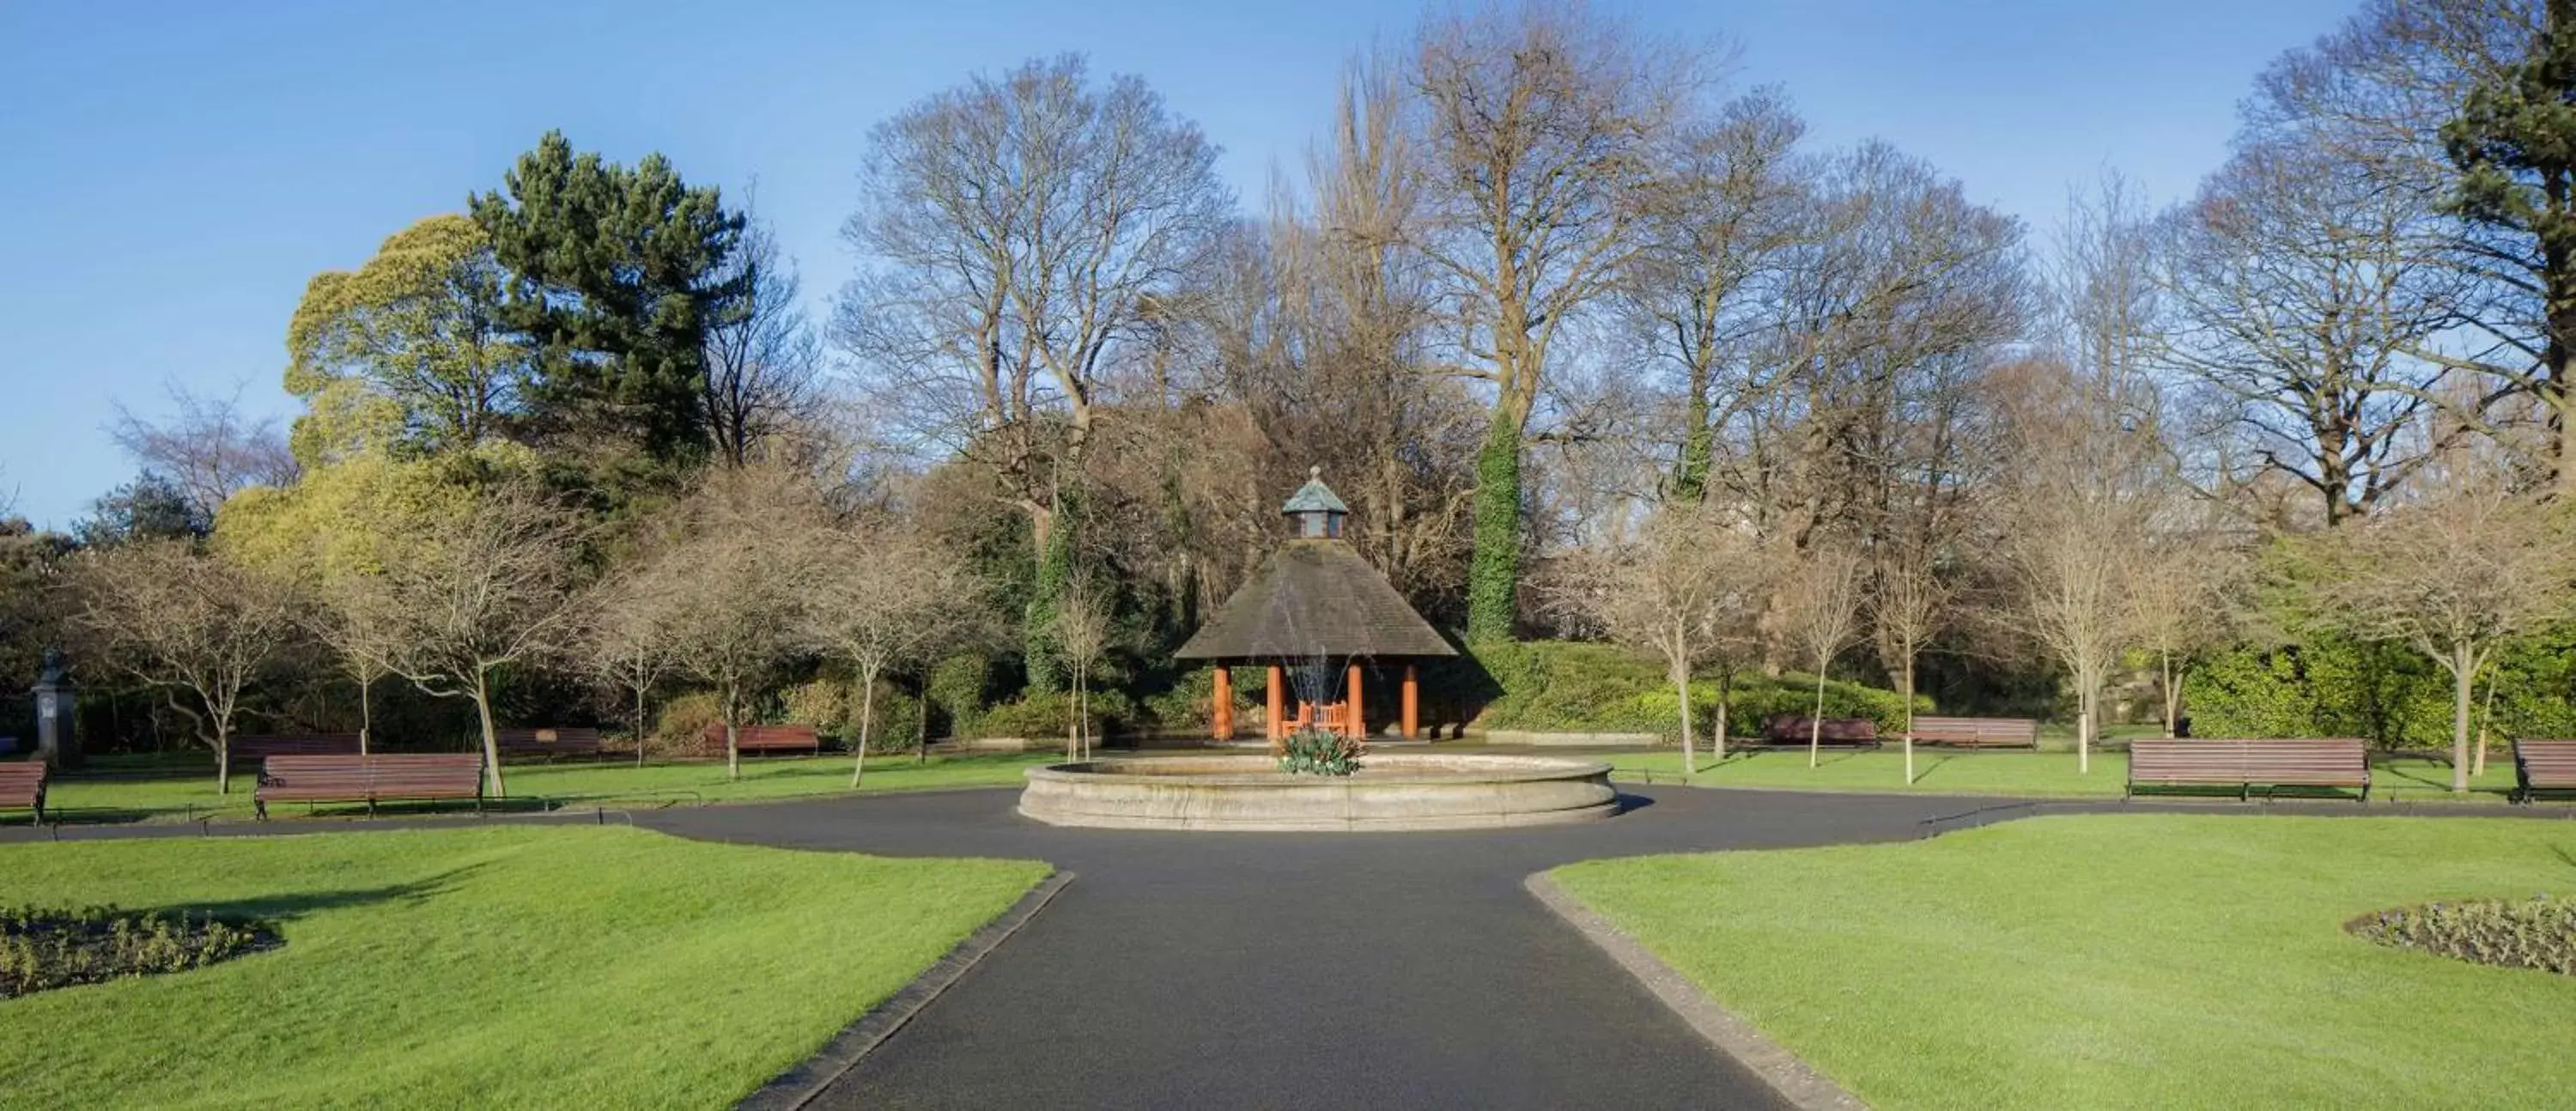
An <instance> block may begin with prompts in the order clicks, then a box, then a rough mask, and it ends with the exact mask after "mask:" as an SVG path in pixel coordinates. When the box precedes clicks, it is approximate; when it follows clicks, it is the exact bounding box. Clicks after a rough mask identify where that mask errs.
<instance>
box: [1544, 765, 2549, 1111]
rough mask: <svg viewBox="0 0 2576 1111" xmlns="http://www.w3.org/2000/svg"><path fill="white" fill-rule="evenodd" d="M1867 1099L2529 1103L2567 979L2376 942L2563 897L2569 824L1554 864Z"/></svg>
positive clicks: (2016, 825)
mask: <svg viewBox="0 0 2576 1111" xmlns="http://www.w3.org/2000/svg"><path fill="white" fill-rule="evenodd" d="M1552 875H1553V876H1554V878H1555V879H1556V880H1557V882H1558V883H1560V884H1561V885H1562V886H1563V887H1564V888H1565V889H1566V890H1567V891H1568V892H1569V893H1571V894H1573V895H1574V896H1575V897H1576V898H1579V899H1581V900H1583V901H1584V902H1585V903H1586V904H1587V905H1590V906H1591V907H1593V908H1594V909H1595V910H1598V911H1600V912H1601V913H1602V914H1603V915H1604V916H1606V917H1608V918H1609V919H1610V920H1611V921H1613V922H1615V923H1617V924H1618V925H1619V927H1620V928H1622V929H1624V930H1626V931H1628V932H1629V933H1630V934H1631V935H1633V936H1635V937H1636V938H1637V939H1638V940H1639V941H1641V942H1642V943H1644V944H1645V945H1646V946H1647V947H1648V948H1650V949H1652V950H1654V952H1655V953H1656V954H1657V955H1659V956H1661V957H1662V958H1663V959H1664V960H1665V961H1666V962H1668V963H1670V964H1671V965H1672V966H1673V967H1674V968H1676V969H1678V970H1680V971H1681V972H1682V973H1683V974H1684V975H1686V976H1688V977H1690V978H1691V979H1692V980H1693V981H1695V982H1696V983H1698V984H1699V985H1700V987H1701V988H1703V989H1704V990H1706V991H1708V992H1709V994H1711V995H1712V996H1714V997H1715V998H1716V999H1717V1000H1718V1001H1719V1002H1720V1003H1721V1004H1723V1005H1725V1006H1726V1007H1727V1008H1729V1009H1730V1010H1733V1011H1735V1012H1736V1013H1738V1014H1739V1015H1742V1016H1743V1017H1745V1018H1746V1019H1748V1020H1749V1021H1751V1022H1753V1023H1754V1024H1755V1025H1757V1026H1759V1027H1760V1028H1761V1029H1762V1031H1763V1032H1764V1033H1765V1034H1767V1035H1769V1036H1770V1037H1772V1038H1773V1039H1775V1040H1777V1041H1779V1042H1780V1043H1781V1044H1782V1045H1784V1046H1786V1047H1787V1048H1789V1049H1790V1050H1791V1051H1792V1052H1795V1053H1797V1054H1798V1055H1799V1056H1800V1057H1802V1058H1804V1059H1805V1060H1806V1061H1807V1062H1808V1063H1809V1064H1811V1065H1813V1066H1815V1067H1816V1068H1817V1069H1818V1070H1820V1071H1822V1072H1823V1073H1825V1074H1826V1075H1827V1076H1830V1077H1832V1078H1833V1079H1834V1080H1835V1081H1836V1082H1838V1083H1841V1084H1843V1085H1844V1086H1845V1087H1847V1088H1850V1089H1851V1090H1852V1091H1853V1092H1854V1093H1855V1094H1857V1095H1858V1096H1860V1097H1861V1098H1862V1099H1863V1100H1866V1101H1868V1102H1869V1103H1871V1104H1872V1105H1874V1106H1879V1107H1890V1108H1899V1107H1907V1108H1910V1107H1925V1108H1990V1107H2028V1108H2062V1107H2351V1106H2381V1107H2437V1106H2448V1107H2474V1106H2483V1107H2513V1106H2523V1107H2537V1106H2545V1105H2555V1104H2558V1103H2562V1102H2564V1100H2565V1098H2566V1094H2567V1092H2568V1091H2570V1090H2571V1086H2576V1023H2570V1022H2568V1021H2567V1016H2568V1015H2570V1014H2576V978H2570V977H2565V976H2557V975H2552V974H2550V973H2546V972H2535V971H2529V970H2517V969H2502V968H2490V967H2484V966H2479V965H2472V964H2466V963H2462V962H2459V961H2454V960H2448V959H2444V958H2441V957H2434V956H2427V955H2424V954H2421V953H2413V952H2405V951H2400V950H2395V949H2389V948H2383V947H2381V946H2378V945H2374V944H2371V943H2369V942H2367V941H2363V940H2361V939H2359V938H2356V937H2353V936H2351V935H2349V934H2346V933H2345V932H2344V931H2343V928H2342V926H2343V923H2344V922H2345V921H2346V920H2348V919H2350V918H2352V917H2354V916H2356V915H2359V914H2362V913H2364V912H2367V911H2371V910H2376V909H2379V908H2382V907H2389V906H2395V905H2399V904H2403V903H2414V902H2422V901H2426V900H2435V899H2458V898H2467V897H2472V896H2505V897H2517V898H2528V897H2530V896H2531V895H2533V894H2536V893H2541V892H2550V893H2557V894H2565V893H2569V892H2576V824H2571V823H2568V822H2565V821H2507V820H2492V819H2469V818H2375V819H2361V820H2355V819H2337V818H2308V817H2295V818H2292V817H2219V816H2208V817H2203V816H2197V815H2193V816H2163V815H2136V816H2128V815H2121V816H2107V817H2060V818H2039V819H2031V820H2026V821H2018V822H2011V823H2007V824H2004V825H1999V826H1993V827H1988V828H1984V829H1977V830H1970V831H1965V832H1961V833H1956V834H1951V835H1948V836H1944V837H1940V838H1937V839H1934V840H1931V841H1924V842H1915V843H1910V844H1903V845H1882V846H1860V847H1844V848H1830V849H1802V850H1793V851H1776V852H1743V853H1719V854H1707V855H1698V856H1671V857H1647V858H1638V859H1630V860H1617V861H1595V862H1589V863H1583V864H1576V865H1571V866H1568V867H1565V868H1561V869H1558V870H1557V871H1555V872H1554V873H1552Z"/></svg>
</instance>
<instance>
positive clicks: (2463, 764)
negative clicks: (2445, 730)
mask: <svg viewBox="0 0 2576 1111" xmlns="http://www.w3.org/2000/svg"><path fill="white" fill-rule="evenodd" d="M2476 658H2477V657H2476V654H2475V653H2473V652H2471V651H2470V650H2469V649H2467V648H2465V647H2462V648H2454V649H2452V650H2451V793H2452V794H2455V795H2457V794H2466V793H2468V790H2469V702H2470V700H2471V698H2472V695H2473V693H2474V691H2475V688H2476V686H2477V678H2478V669H2477V666H2476Z"/></svg>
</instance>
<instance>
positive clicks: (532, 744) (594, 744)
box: [492, 726, 600, 763]
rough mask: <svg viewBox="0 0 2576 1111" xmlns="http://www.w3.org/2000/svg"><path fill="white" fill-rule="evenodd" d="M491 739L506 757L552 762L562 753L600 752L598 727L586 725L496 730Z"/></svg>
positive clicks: (583, 753) (575, 754)
mask: <svg viewBox="0 0 2576 1111" xmlns="http://www.w3.org/2000/svg"><path fill="white" fill-rule="evenodd" d="M492 741H493V743H494V744H495V745H497V746H499V748H500V750H501V759H502V760H504V761H508V760H526V759H532V758H541V759H544V760H545V761H547V762H549V763H552V762H553V761H555V760H557V759H559V758H562V757H567V756H582V757H595V756H598V755H599V753H600V743H599V730H597V729H592V728H588V727H584V726H572V727H563V728H555V729H501V730H495V731H494V732H493V734H492Z"/></svg>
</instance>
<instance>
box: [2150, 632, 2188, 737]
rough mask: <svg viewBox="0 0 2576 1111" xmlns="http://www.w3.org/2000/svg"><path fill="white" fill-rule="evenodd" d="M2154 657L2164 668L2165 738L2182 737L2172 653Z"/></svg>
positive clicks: (2179, 698)
mask: <svg viewBox="0 0 2576 1111" xmlns="http://www.w3.org/2000/svg"><path fill="white" fill-rule="evenodd" d="M2156 656H2157V659H2158V660H2160V661H2161V662H2162V665H2163V668H2164V692H2165V736H2167V737H2179V736H2181V735H2182V691H2181V689H2180V688H2178V687H2177V686H2175V683H2174V664H2173V653H2171V652H2158V653H2156Z"/></svg>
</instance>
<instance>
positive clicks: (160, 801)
mask: <svg viewBox="0 0 2576 1111" xmlns="http://www.w3.org/2000/svg"><path fill="white" fill-rule="evenodd" d="M191 756H193V757H194V758H193V759H189V760H186V761H179V760H169V759H124V760H103V761H98V762H97V763H98V764H99V767H98V768H97V769H96V770H95V771H94V772H93V773H91V774H79V773H75V774H72V775H67V776H63V777H60V778H58V779H56V780H55V781H54V782H53V783H52V784H51V785H50V786H49V787H48V788H47V798H46V806H47V810H48V813H49V814H54V813H59V815H60V817H61V819H62V820H64V821H68V822H99V821H172V820H181V819H185V818H189V817H199V818H202V817H205V816H207V815H209V814H211V815H214V816H215V817H217V818H219V819H243V820H247V819H249V818H250V817H251V802H250V796H251V788H252V787H253V786H255V785H256V784H257V783H258V778H259V777H258V775H257V773H256V772H255V771H251V770H247V769H245V770H244V771H242V772H240V773H238V774H236V775H235V776H234V777H233V789H232V792H231V793H230V794H217V793H216V792H215V779H214V770H213V767H212V765H211V763H210V762H208V761H207V760H205V759H204V757H203V756H202V755H201V754H191ZM1060 758H1061V757H1057V756H1053V755H1050V754H1047V753H977V754H968V755H957V756H933V757H931V758H930V760H929V761H928V762H927V763H921V762H916V761H915V760H914V758H913V757H911V756H903V755H894V756H874V757H870V758H869V759H868V774H867V777H866V779H865V781H864V784H863V785H862V786H861V787H860V793H877V792H888V791H920V790H931V789H936V788H943V787H980V786H1003V785H1008V784H1016V783H1019V782H1020V781H1021V775H1022V773H1023V772H1025V771H1027V770H1028V769H1029V768H1030V767H1033V766H1035V765H1038V764H1042V763H1046V762H1048V761H1050V760H1055V759H1060ZM504 770H505V772H506V775H507V786H508V788H509V791H510V797H511V798H512V799H523V800H531V801H533V800H539V799H543V800H547V801H550V802H556V803H563V804H567V805H589V804H592V803H629V804H634V803H643V804H662V803H686V802H694V801H705V802H727V801H738V800H744V799H764V798H789V797H795V796H802V795H833V794H844V793H848V792H849V790H850V758H849V757H847V756H815V757H782V758H777V759H746V760H744V761H743V762H742V778H740V779H729V778H727V777H726V775H725V766H724V762H723V761H721V760H715V761H682V762H672V763H655V764H647V765H644V766H643V767H637V766H635V765H634V764H631V763H626V762H622V761H616V760H608V761H599V762H581V763H562V764H525V765H520V764H513V765H510V766H509V767H507V768H506V769H504ZM345 809H348V808H334V807H323V808H322V810H323V811H324V812H332V811H334V810H345ZM360 809H363V808H360ZM446 809H451V810H452V809H456V807H455V806H454V805H453V804H449V805H448V806H447V807H446ZM469 809H470V808H469ZM304 812H305V808H304V807H303V806H302V805H301V804H293V805H283V806H279V807H276V808H274V809H273V810H272V813H273V814H274V815H275V816H276V817H280V818H287V817H293V816H296V815H300V814H303V813H304Z"/></svg>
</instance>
